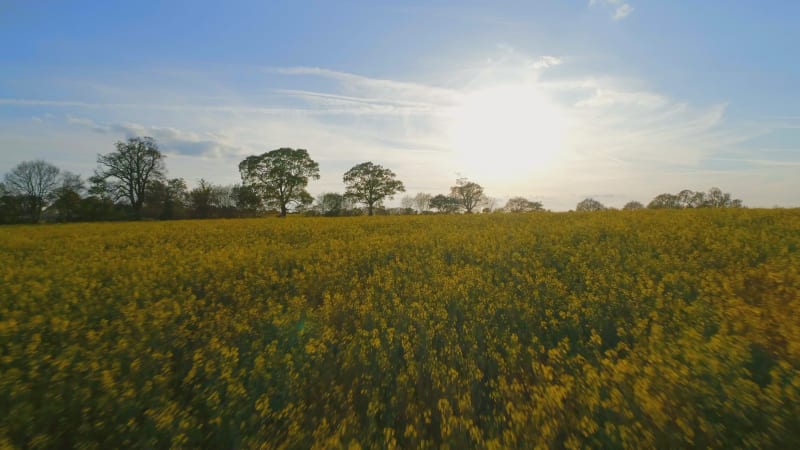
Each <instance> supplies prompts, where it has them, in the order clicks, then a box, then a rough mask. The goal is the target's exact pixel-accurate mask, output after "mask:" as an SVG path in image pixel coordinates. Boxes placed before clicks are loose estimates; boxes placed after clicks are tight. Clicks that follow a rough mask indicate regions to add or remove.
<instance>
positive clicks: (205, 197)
mask: <svg viewBox="0 0 800 450" xmlns="http://www.w3.org/2000/svg"><path fill="white" fill-rule="evenodd" d="M189 205H190V207H191V208H192V213H193V215H194V216H195V217H199V218H201V219H205V218H207V217H210V216H211V210H212V209H213V208H214V189H213V186H212V185H211V183H209V182H208V181H206V180H205V179H203V178H201V179H200V182H199V183H198V186H197V187H196V188H194V189H192V190H191V191H189Z"/></svg>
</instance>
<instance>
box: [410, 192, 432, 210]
mask: <svg viewBox="0 0 800 450" xmlns="http://www.w3.org/2000/svg"><path fill="white" fill-rule="evenodd" d="M432 198H433V196H432V195H431V194H428V193H425V192H420V193H418V194H417V195H415V196H414V208H416V209H417V212H419V213H424V212H425V211H427V210H428V209H430V207H431V199H432Z"/></svg>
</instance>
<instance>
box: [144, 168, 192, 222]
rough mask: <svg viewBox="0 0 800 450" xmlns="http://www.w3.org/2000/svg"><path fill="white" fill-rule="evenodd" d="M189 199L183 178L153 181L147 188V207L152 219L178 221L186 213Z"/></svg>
mask: <svg viewBox="0 0 800 450" xmlns="http://www.w3.org/2000/svg"><path fill="white" fill-rule="evenodd" d="M188 197H189V193H188V192H187V190H186V181H185V180H184V179H183V178H173V179H171V180H153V181H152V182H151V183H149V184H148V186H147V192H146V193H145V207H146V209H147V211H148V213H149V214H150V215H151V216H152V217H158V218H159V219H162V220H169V219H176V218H180V217H181V216H182V213H183V212H184V211H185V208H186V205H187V203H188Z"/></svg>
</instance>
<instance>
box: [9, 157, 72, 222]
mask: <svg viewBox="0 0 800 450" xmlns="http://www.w3.org/2000/svg"><path fill="white" fill-rule="evenodd" d="M59 172H60V171H59V169H58V167H56V166H54V165H52V164H50V163H48V162H45V161H42V160H40V159H37V160H34V161H25V162H22V163H19V164H18V165H17V166H16V167H14V168H13V169H11V172H9V173H7V174H6V176H5V181H6V183H5V184H6V189H8V190H9V191H10V192H11V193H12V194H14V195H17V196H20V197H22V200H23V205H24V207H23V209H24V210H25V212H26V213H27V215H28V217H29V218H30V221H31V222H33V223H37V222H39V219H40V218H41V216H42V210H43V209H44V208H45V207H46V206H47V203H48V201H49V200H50V199H51V197H52V195H53V192H54V191H55V190H56V188H57V187H58V181H59V179H58V174H59Z"/></svg>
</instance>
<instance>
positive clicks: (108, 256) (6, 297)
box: [0, 210, 800, 449]
mask: <svg viewBox="0 0 800 450" xmlns="http://www.w3.org/2000/svg"><path fill="white" fill-rule="evenodd" d="M798 369H800V211H798V210H685V211H650V210H645V211H632V212H625V211H623V212H619V211H607V212H597V213H535V214H519V215H515V214H489V215H460V216H458V215H451V216H404V217H353V218H336V219H324V218H296V217H290V218H288V219H285V220H280V219H274V218H271V219H250V220H216V221H191V222H140V223H101V224H70V225H47V226H11V227H4V228H0V447H3V448H5V447H8V448H54V447H58V448H83V449H109V448H167V447H174V448H277V449H280V448H286V449H295V448H297V449H306V448H386V449H391V448H451V449H461V448H487V449H499V448H525V449H528V448H553V447H556V448H558V447H564V448H585V447H593V448H597V447H603V448H651V447H660V448H682V447H703V448H705V447H712V448H732V447H744V448H764V447H781V448H800V372H799V371H798Z"/></svg>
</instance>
